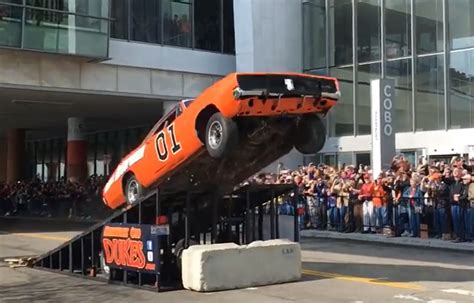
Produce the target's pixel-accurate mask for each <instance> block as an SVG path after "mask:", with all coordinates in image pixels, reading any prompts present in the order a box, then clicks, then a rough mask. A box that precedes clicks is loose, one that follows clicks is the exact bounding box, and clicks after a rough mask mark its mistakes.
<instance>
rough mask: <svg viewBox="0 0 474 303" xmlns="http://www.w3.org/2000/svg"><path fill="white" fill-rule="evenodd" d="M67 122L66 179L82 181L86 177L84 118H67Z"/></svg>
mask: <svg viewBox="0 0 474 303" xmlns="http://www.w3.org/2000/svg"><path fill="white" fill-rule="evenodd" d="M67 124H68V132H67V159H66V161H67V180H68V181H71V182H82V181H84V180H85V179H86V178H87V141H86V138H85V135H84V119H82V118H76V117H73V118H68V121H67Z"/></svg>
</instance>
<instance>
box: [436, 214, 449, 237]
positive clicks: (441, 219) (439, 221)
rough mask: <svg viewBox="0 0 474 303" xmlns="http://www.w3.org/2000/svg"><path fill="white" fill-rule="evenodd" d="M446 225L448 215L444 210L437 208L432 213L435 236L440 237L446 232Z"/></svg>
mask: <svg viewBox="0 0 474 303" xmlns="http://www.w3.org/2000/svg"><path fill="white" fill-rule="evenodd" d="M447 223H448V214H447V212H446V209H444V208H437V209H435V211H434V229H435V233H436V235H437V236H439V237H441V236H442V234H445V233H447V232H448V228H447V225H448V224H447Z"/></svg>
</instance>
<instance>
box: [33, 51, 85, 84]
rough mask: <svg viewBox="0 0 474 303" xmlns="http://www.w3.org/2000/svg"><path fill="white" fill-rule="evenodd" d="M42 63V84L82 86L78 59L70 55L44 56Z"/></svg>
mask: <svg viewBox="0 0 474 303" xmlns="http://www.w3.org/2000/svg"><path fill="white" fill-rule="evenodd" d="M40 65H41V70H40V72H41V86H51V87H63V88H73V89H80V88H81V85H80V83H81V67H80V63H79V61H78V60H77V59H73V58H70V57H60V56H56V57H50V56H48V57H43V58H41V61H40Z"/></svg>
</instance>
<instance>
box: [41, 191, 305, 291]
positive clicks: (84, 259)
mask: <svg viewBox="0 0 474 303" xmlns="http://www.w3.org/2000/svg"><path fill="white" fill-rule="evenodd" d="M290 190H294V188H292V187H288V186H286V187H285V188H284V189H283V190H281V189H275V191H273V190H272V189H271V188H264V189H263V190H259V191H258V190H257V191H254V189H252V188H251V187H249V188H247V189H244V190H242V191H240V192H239V193H237V194H235V195H231V196H230V203H229V207H228V209H227V213H223V214H222V215H223V216H224V217H226V216H227V219H226V220H218V216H217V215H218V214H219V212H218V210H219V209H218V204H217V202H218V201H220V199H221V196H219V194H220V193H219V192H218V191H215V192H214V193H213V194H214V195H213V196H212V197H213V199H212V201H213V203H212V204H211V205H210V208H212V213H213V215H212V218H211V220H212V223H211V222H208V224H209V223H211V224H212V225H213V228H212V229H213V232H212V233H214V234H216V228H217V224H218V223H222V224H228V231H229V232H231V233H232V235H233V231H232V226H235V227H236V233H237V236H238V237H239V239H240V238H242V242H245V243H247V244H248V243H250V242H251V241H253V240H255V238H256V237H255V232H256V231H255V229H256V228H257V227H256V226H257V225H258V238H259V239H261V240H263V215H264V212H263V208H264V207H263V203H266V202H268V201H269V200H270V194H271V200H270V203H271V205H270V206H271V207H272V208H273V211H272V213H273V215H272V216H271V222H273V223H271V224H272V234H273V235H272V238H274V237H278V217H277V215H276V211H275V203H276V196H279V195H282V194H284V193H288V191H290ZM210 193H211V194H212V192H210ZM254 193H255V194H254ZM160 194H161V192H160V191H159V190H158V189H156V191H154V192H151V193H149V194H148V196H147V197H146V198H144V200H143V201H142V202H144V201H145V200H146V203H143V204H141V202H140V203H139V204H138V205H134V206H132V207H126V208H123V209H121V210H119V211H117V212H116V213H114V214H113V215H112V216H111V217H109V218H107V219H106V220H105V221H103V222H102V223H100V224H98V225H94V226H93V227H91V228H90V229H89V230H87V231H85V232H84V233H83V234H81V235H79V236H78V237H75V238H73V239H71V240H70V241H68V242H66V243H64V244H63V245H61V246H60V247H59V248H56V249H54V250H53V251H51V252H49V253H46V254H44V255H43V256H40V258H39V259H38V260H37V261H36V262H35V266H37V267H40V268H44V269H49V270H51V271H57V272H61V273H63V274H68V275H72V276H79V277H83V278H94V277H97V278H99V279H102V278H100V276H97V272H98V269H99V268H100V265H99V264H100V261H99V260H100V254H99V253H100V251H101V233H102V230H103V228H104V225H106V224H108V223H118V224H127V223H133V224H150V223H152V224H153V222H151V221H152V220H150V217H152V215H153V211H154V212H155V213H154V214H155V218H159V216H160V212H161V211H162V209H161V207H162V203H161V200H163V199H161V196H160ZM170 196H171V195H170V194H169V193H166V197H170ZM178 197H179V198H177V199H175V201H173V202H174V203H177V204H173V205H179V206H175V207H179V209H175V210H177V211H178V212H181V213H183V212H185V216H186V217H185V218H184V219H185V225H186V226H185V228H186V231H185V234H186V235H185V246H186V245H188V246H189V241H190V237H191V232H193V230H190V229H191V227H192V228H195V227H197V226H196V224H192V221H193V220H192V218H191V216H193V218H195V217H196V216H198V214H197V213H196V212H194V211H192V202H191V198H192V197H195V196H194V193H191V192H190V191H188V192H187V193H186V199H185V200H184V199H183V198H181V197H182V196H181V195H179V196H178ZM251 198H252V199H254V201H251V200H250V199H251ZM153 202H154V203H153ZM251 202H253V203H251ZM237 203H240V204H239V207H237ZM256 203H258V205H257V206H255V207H252V205H256ZM171 205H172V203H170V205H169V206H167V207H166V208H165V209H164V210H163V211H164V212H165V213H166V214H167V215H168V216H169V217H171V215H172V212H173V211H172V210H171ZM232 205H234V206H235V207H232ZM294 205H295V209H296V206H297V201H296V197H295V200H294ZM183 206H184V209H183ZM257 208H258V224H256V219H257V218H255V217H256V213H255V211H256V209H257ZM237 210H238V212H237ZM137 211H138V212H137ZM221 211H224V210H223V209H221ZM250 216H253V218H252V219H250ZM168 222H170V223H171V227H172V222H171V220H169V221H168ZM154 223H158V222H154ZM191 225H192V226H191ZM295 227H296V229H295V240H298V237H299V236H298V235H299V231H298V217H297V216H296V214H295ZM241 228H242V230H243V231H242V232H241ZM275 229H276V231H275ZM171 230H172V228H171ZM171 230H170V234H171ZM204 235H206V233H204ZM211 236H212V234H211ZM216 239H217V235H216V236H215V237H214V239H212V240H213V242H214V243H215V241H216ZM232 239H233V237H232ZM160 241H162V242H160V243H163V244H164V246H163V249H164V253H163V255H162V256H161V253H160V245H157V246H156V249H157V251H156V253H157V254H159V255H160V257H161V258H162V259H161V260H162V262H164V263H166V262H172V261H170V260H172V259H170V258H169V257H170V255H171V243H170V238H169V237H168V239H165V238H161V239H160ZM165 241H166V242H167V243H168V245H166V244H165ZM186 242H187V243H186ZM165 246H166V247H165ZM168 250H169V252H168ZM89 260H90V261H89ZM167 264H168V263H167ZM167 268H168V267H167ZM131 272H132V271H131V270H126V269H119V268H111V279H110V280H109V283H112V284H120V285H125V286H130V287H139V288H145V289H153V290H156V291H160V290H161V289H162V288H163V286H162V283H161V278H162V276H163V277H167V276H166V275H167V274H168V271H167V270H165V271H163V272H162V271H161V266H160V265H159V264H158V267H157V269H156V272H154V273H151V274H150V273H140V272H139V273H138V274H137V278H138V279H134V278H132V276H131V275H129V273H131ZM133 272H134V271H133ZM102 280H103V279H102ZM177 281H178V280H173V281H172V282H173V287H176V286H178V285H179V282H177ZM153 283H154V284H153ZM178 287H179V286H178Z"/></svg>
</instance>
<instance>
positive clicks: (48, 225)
mask: <svg viewBox="0 0 474 303" xmlns="http://www.w3.org/2000/svg"><path fill="white" fill-rule="evenodd" d="M94 224H95V222H87V221H85V222H81V221H72V220H67V219H46V218H20V217H0V234H1V233H40V232H63V231H82V230H86V229H87V228H88V227H90V226H92V225H94Z"/></svg>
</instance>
